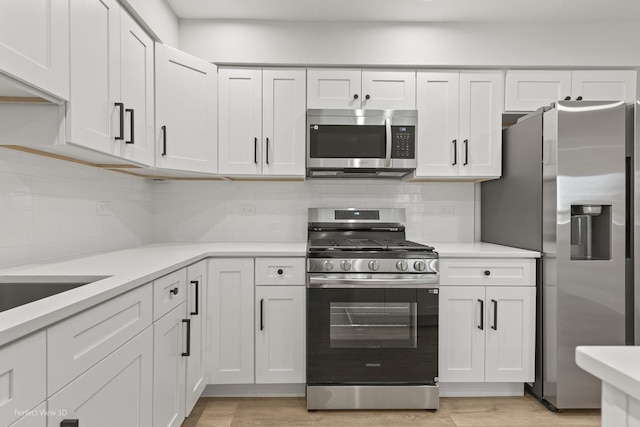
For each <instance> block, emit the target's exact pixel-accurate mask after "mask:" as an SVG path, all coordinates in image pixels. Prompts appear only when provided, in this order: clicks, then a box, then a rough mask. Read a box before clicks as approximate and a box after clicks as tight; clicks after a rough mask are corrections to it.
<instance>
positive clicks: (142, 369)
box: [47, 328, 153, 427]
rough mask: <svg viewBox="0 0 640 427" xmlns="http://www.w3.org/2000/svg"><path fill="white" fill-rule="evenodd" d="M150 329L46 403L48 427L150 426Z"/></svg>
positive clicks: (151, 353) (151, 365)
mask: <svg viewBox="0 0 640 427" xmlns="http://www.w3.org/2000/svg"><path fill="white" fill-rule="evenodd" d="M152 356H153V330H152V328H147V329H145V330H144V331H143V332H141V333H140V334H138V335H137V336H136V337H135V338H133V339H132V340H130V341H128V342H127V343H126V344H125V345H123V346H122V347H120V348H119V349H118V350H116V351H115V352H113V353H112V354H110V355H109V356H107V357H106V358H104V359H102V360H101V361H100V362H99V363H98V364H96V365H95V366H94V367H92V368H91V369H89V370H88V371H87V372H85V373H84V374H82V375H81V376H80V377H78V378H76V379H75V380H74V381H73V382H71V383H70V384H69V385H67V386H66V387H64V388H63V389H62V390H60V391H59V392H58V393H56V394H54V395H53V396H51V397H50V398H49V400H48V404H47V409H48V411H49V413H50V414H51V415H50V416H49V417H48V419H47V425H48V426H51V427H53V426H59V425H60V422H61V421H62V420H64V419H77V420H79V424H80V425H81V426H91V427H113V426H127V427H151V426H153V424H152V390H153V360H152Z"/></svg>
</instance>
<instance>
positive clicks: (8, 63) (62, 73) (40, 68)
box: [0, 0, 93, 100]
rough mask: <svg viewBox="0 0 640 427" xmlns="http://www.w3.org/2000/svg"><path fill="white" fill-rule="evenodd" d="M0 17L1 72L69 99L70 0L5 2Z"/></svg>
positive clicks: (0, 3)
mask: <svg viewBox="0 0 640 427" xmlns="http://www.w3.org/2000/svg"><path fill="white" fill-rule="evenodd" d="M0 16H1V17H2V24H1V25H0V70H2V72H4V73H6V74H9V75H11V76H13V77H15V78H16V79H18V80H21V81H23V82H25V83H27V84H29V85H32V86H34V87H36V88H38V89H40V90H43V91H45V92H48V93H50V94H52V95H54V96H56V97H58V98H61V99H64V100H68V99H69V0H3V1H1V2H0ZM83 41H84V42H85V43H87V45H86V46H87V47H86V49H87V50H90V49H93V46H91V42H92V41H88V40H86V39H85V40H83ZM72 43H73V41H72Z"/></svg>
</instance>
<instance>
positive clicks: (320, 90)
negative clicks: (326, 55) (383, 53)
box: [307, 68, 362, 109]
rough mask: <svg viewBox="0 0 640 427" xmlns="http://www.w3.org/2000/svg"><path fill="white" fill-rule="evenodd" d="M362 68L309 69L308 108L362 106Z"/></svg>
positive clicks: (349, 107)
mask: <svg viewBox="0 0 640 427" xmlns="http://www.w3.org/2000/svg"><path fill="white" fill-rule="evenodd" d="M361 73H362V72H361V70H360V69H352V68H309V69H307V108H321V109H322V108H342V109H351V108H360V106H361V102H360V101H361V99H360V98H361V85H362V83H361V78H362V76H361Z"/></svg>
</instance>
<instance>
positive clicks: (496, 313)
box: [491, 299, 498, 331]
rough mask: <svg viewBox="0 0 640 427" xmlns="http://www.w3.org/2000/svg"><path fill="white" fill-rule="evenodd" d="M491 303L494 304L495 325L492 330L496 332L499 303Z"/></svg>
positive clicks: (492, 301) (494, 301)
mask: <svg viewBox="0 0 640 427" xmlns="http://www.w3.org/2000/svg"><path fill="white" fill-rule="evenodd" d="M491 303H492V304H493V325H491V329H493V330H494V331H497V330H498V301H496V300H494V299H492V300H491Z"/></svg>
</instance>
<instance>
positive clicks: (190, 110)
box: [155, 43, 218, 173]
mask: <svg viewBox="0 0 640 427" xmlns="http://www.w3.org/2000/svg"><path fill="white" fill-rule="evenodd" d="M155 54H156V68H155V70H156V166H157V167H158V168H164V169H177V170H186V171H192V172H208V173H215V172H217V165H218V144H217V123H218V121H217V105H218V93H217V68H216V66H215V65H213V64H211V63H209V62H206V61H204V60H202V59H200V58H196V57H194V56H191V55H188V54H186V53H184V52H181V51H179V50H176V49H173V48H170V47H168V46H165V45H163V44H160V43H156V45H155Z"/></svg>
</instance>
